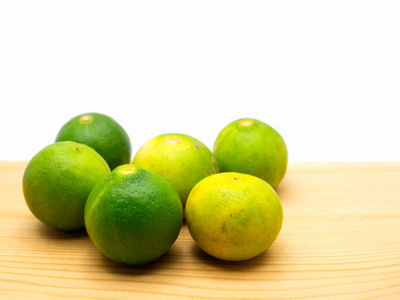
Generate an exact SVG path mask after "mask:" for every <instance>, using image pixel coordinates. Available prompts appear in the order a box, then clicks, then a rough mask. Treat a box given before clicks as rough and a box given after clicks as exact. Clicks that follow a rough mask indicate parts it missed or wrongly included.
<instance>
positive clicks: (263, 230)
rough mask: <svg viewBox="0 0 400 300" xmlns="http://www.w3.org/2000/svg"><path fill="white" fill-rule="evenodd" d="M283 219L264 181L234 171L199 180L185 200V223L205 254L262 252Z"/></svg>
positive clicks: (237, 257) (241, 256)
mask: <svg viewBox="0 0 400 300" xmlns="http://www.w3.org/2000/svg"><path fill="white" fill-rule="evenodd" d="M282 221H283V211H282V205H281V202H280V200H279V198H278V196H277V194H276V193H275V191H274V189H273V188H272V187H271V186H270V185H269V184H268V183H267V182H265V181H264V180H262V179H260V178H257V177H254V176H252V175H247V174H240V173H235V172H227V173H219V174H215V175H212V176H209V177H207V178H205V179H203V180H202V181H200V182H199V183H198V184H197V185H196V186H195V187H194V188H193V190H192V192H191V193H190V195H189V198H188V201H187V203H186V224H187V226H188V228H189V232H190V234H191V236H192V237H193V239H194V240H195V242H196V244H197V245H198V246H199V247H200V248H201V249H203V250H204V251H205V252H206V253H208V254H210V255H211V256H214V257H216V258H219V259H222V260H228V261H242V260H247V259H250V258H253V257H255V256H257V255H259V254H261V253H262V252H263V251H265V250H266V249H267V248H268V247H269V246H271V245H272V243H273V242H274V241H275V239H276V238H277V236H278V234H279V232H280V230H281V227H282Z"/></svg>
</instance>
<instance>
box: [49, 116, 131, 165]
mask: <svg viewBox="0 0 400 300" xmlns="http://www.w3.org/2000/svg"><path fill="white" fill-rule="evenodd" d="M59 141H73V142H77V143H82V144H85V145H88V146H90V147H92V148H93V149H94V150H96V151H97V152H98V153H99V154H100V155H101V156H102V157H103V158H104V159H105V160H106V162H107V163H108V165H109V167H110V169H111V170H113V169H114V168H115V167H117V166H119V165H122V164H126V163H129V162H130V160H131V154H132V150H131V142H130V140H129V137H128V135H127V133H126V132H125V130H124V129H123V128H122V127H121V125H119V124H118V123H117V122H116V121H115V120H114V119H112V118H111V117H109V116H106V115H103V114H99V113H87V114H82V115H79V116H76V117H74V118H72V119H71V120H69V121H68V122H67V123H65V124H64V125H63V126H62V127H61V129H60V131H59V132H58V135H57V137H56V142H59Z"/></svg>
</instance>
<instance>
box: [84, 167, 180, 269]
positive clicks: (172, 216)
mask: <svg viewBox="0 0 400 300" xmlns="http://www.w3.org/2000/svg"><path fill="white" fill-rule="evenodd" d="M182 219H183V218H182V205H181V202H180V199H179V196H178V193H177V192H176V191H175V189H174V188H173V187H172V185H171V184H170V183H169V182H168V181H167V180H166V179H164V178H163V177H161V176H160V175H158V174H156V173H154V172H151V171H148V170H145V169H142V168H140V167H137V166H134V165H130V164H126V165H121V166H119V167H117V168H115V169H114V170H113V171H112V172H111V173H110V174H109V175H108V176H107V177H106V178H105V179H104V180H103V181H102V182H100V183H99V184H97V185H96V186H95V187H94V189H93V191H92V192H91V193H90V196H89V199H88V201H87V204H86V207H85V225H86V230H87V232H88V234H89V237H90V239H91V240H92V241H93V243H94V245H95V246H96V247H97V248H98V249H99V250H100V251H101V252H102V253H103V254H104V255H105V256H107V257H108V258H110V259H112V260H114V261H116V262H120V263H125V264H133V265H139V264H144V263H148V262H151V261H153V260H155V259H157V258H158V257H160V256H161V255H163V254H164V253H165V252H166V251H167V250H168V249H169V248H170V247H171V246H172V245H173V243H174V242H175V240H176V239H177V237H178V235H179V232H180V229H181V226H182Z"/></svg>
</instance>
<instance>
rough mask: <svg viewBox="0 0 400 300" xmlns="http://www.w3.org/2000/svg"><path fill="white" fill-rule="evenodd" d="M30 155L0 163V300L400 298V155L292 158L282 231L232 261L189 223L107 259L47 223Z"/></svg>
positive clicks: (81, 238)
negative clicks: (161, 251)
mask: <svg viewBox="0 0 400 300" xmlns="http://www.w3.org/2000/svg"><path fill="white" fill-rule="evenodd" d="M25 166H26V162H6V161H2V162H0V261H1V263H0V299H9V298H11V299H15V298H18V299H35V298H39V299H59V298H68V299H69V298H93V299H121V298H124V299H126V298H128V299H137V298H151V299H156V298H162V299H165V298H173V299H176V298H178V299H179V298H227V299H234V298H245V299H249V298H262V299H282V298H283V299H285V298H286V299H288V298H290V299H299V298H306V299H311V298H312V299H320V298H330V299H371V298H375V299H400V162H396V163H290V164H289V168H288V172H287V174H286V176H285V179H284V180H283V181H282V183H281V184H280V186H279V187H278V188H277V192H278V194H279V196H280V199H281V202H282V205H283V210H284V221H283V227H282V231H281V233H280V235H279V237H278V239H277V240H276V242H275V243H274V244H273V245H272V246H271V247H270V248H269V249H268V250H267V251H266V252H264V253H263V254H261V255H260V256H258V257H256V258H254V259H251V260H249V261H245V262H239V263H234V262H225V261H220V260H217V259H215V258H212V257H210V256H208V255H207V254H205V253H204V252H202V251H201V250H200V249H199V248H198V247H197V246H196V244H195V243H194V241H193V240H192V238H191V237H190V235H189V232H188V230H187V228H186V226H185V225H184V226H183V227H182V231H181V234H180V236H179V238H178V240H177V241H176V242H175V244H174V245H173V246H172V247H171V249H170V250H169V251H168V252H167V253H166V254H165V255H164V256H162V257H161V258H160V259H158V260H157V261H155V262H153V263H150V264H147V265H143V266H140V267H135V266H127V265H122V264H118V263H114V262H113V261H111V260H109V259H107V258H106V257H105V256H103V255H102V254H101V253H100V252H99V251H98V250H97V249H96V248H95V247H94V245H93V244H92V242H91V241H90V239H89V238H88V236H87V234H86V232H85V231H81V232H75V233H68V232H62V231H58V230H55V229H52V228H49V227H47V226H46V225H44V224H42V223H40V222H39V221H38V220H37V219H36V218H35V217H34V216H33V215H32V214H31V213H30V211H29V209H28V207H27V206H26V204H25V200H24V197H23V194H22V175H23V172H24V169H25Z"/></svg>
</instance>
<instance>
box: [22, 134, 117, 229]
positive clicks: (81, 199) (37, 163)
mask: <svg viewBox="0 0 400 300" xmlns="http://www.w3.org/2000/svg"><path fill="white" fill-rule="evenodd" d="M109 173H110V169H109V167H108V165H107V163H106V162H105V160H104V159H103V158H102V157H101V156H100V155H99V154H98V153H97V152H96V151H94V150H93V149H92V148H90V147H89V146H86V145H83V144H79V143H75V142H58V143H54V144H51V145H48V146H47V147H45V148H43V149H42V150H41V151H39V152H38V153H37V154H36V155H35V156H34V157H33V158H32V159H31V160H30V162H29V163H28V165H27V167H26V169H25V172H24V176H23V184H22V185H23V193H24V197H25V201H26V203H27V205H28V207H29V209H30V210H31V212H32V213H33V215H35V216H36V217H37V218H38V219H39V220H40V221H42V222H43V223H45V224H47V225H49V226H51V227H54V228H58V229H63V230H76V229H81V228H83V227H84V220H83V213H84V208H85V203H86V200H87V198H88V196H89V194H90V192H91V190H92V188H93V187H94V186H95V184H96V183H98V182H99V181H101V180H102V179H103V178H104V177H105V176H106V175H107V174H109Z"/></svg>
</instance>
